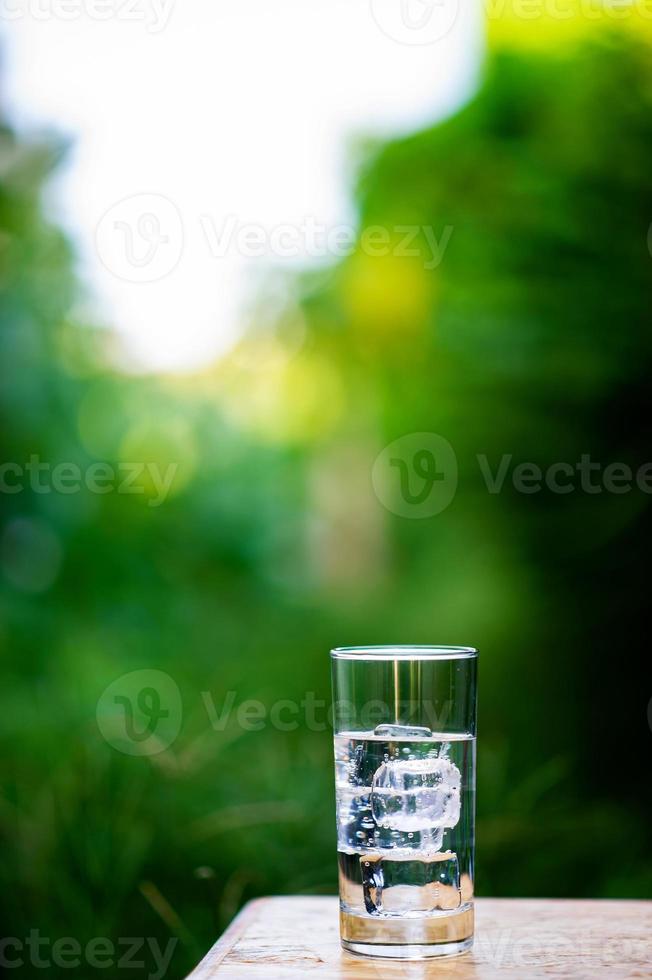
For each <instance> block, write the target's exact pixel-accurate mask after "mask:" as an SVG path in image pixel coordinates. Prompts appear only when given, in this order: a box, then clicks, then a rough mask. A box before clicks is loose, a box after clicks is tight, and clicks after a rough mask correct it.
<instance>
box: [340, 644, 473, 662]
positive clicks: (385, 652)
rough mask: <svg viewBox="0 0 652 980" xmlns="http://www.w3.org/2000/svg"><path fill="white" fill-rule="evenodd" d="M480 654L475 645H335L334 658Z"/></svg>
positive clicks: (450, 657) (456, 657)
mask: <svg viewBox="0 0 652 980" xmlns="http://www.w3.org/2000/svg"><path fill="white" fill-rule="evenodd" d="M477 656H478V651H477V650H476V648H475V647H457V646H428V645H419V644H387V645H381V646H359V647H334V648H333V649H332V650H331V657H332V658H333V660H363V661H367V662H369V663H373V662H374V661H377V660H470V659H471V658H473V657H477Z"/></svg>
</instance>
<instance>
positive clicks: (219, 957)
mask: <svg viewBox="0 0 652 980" xmlns="http://www.w3.org/2000/svg"><path fill="white" fill-rule="evenodd" d="M475 908H476V926H475V944H474V947H473V950H472V951H471V952H469V953H464V954H463V955H462V956H457V957H443V958H441V959H439V960H428V961H421V962H418V963H415V962H412V963H410V962H401V961H400V960H381V959H369V958H364V957H358V956H351V955H350V954H348V953H345V952H344V950H342V949H341V947H340V942H339V922H338V901H337V899H336V898H330V897H328V898H321V897H319V898H302V897H296V898H261V899H258V900H257V901H255V902H250V903H249V905H246V906H245V908H244V909H243V910H242V912H240V914H239V915H238V916H237V918H236V919H234V921H233V922H232V923H231V925H230V926H229V928H228V929H227V931H226V932H225V933H224V935H223V936H222V938H221V939H220V940H219V941H218V942H217V943H216V944H215V946H214V947H213V948H212V950H211V951H210V952H209V953H208V955H207V956H206V957H205V958H204V959H203V960H202V962H201V963H200V964H199V966H198V967H197V968H196V969H195V970H194V971H193V973H192V974H191V977H192V980H211V978H213V977H217V978H218V980H226V978H228V977H231V978H233V980H271V978H286V977H287V978H290V980H292V978H297V980H299V978H300V977H304V976H306V975H310V976H313V975H314V976H315V977H317V978H319V980H340V978H348V980H351V978H354V977H360V978H361V980H372V978H373V980H393V978H396V980H401V978H406V980H418V978H429V977H441V978H444V977H450V978H452V980H494V978H498V977H501V978H502V977H507V978H518V980H531V978H537V977H545V978H547V980H550V978H551V977H563V978H567V977H570V978H577V977H582V978H586V980H599V978H602V977H610V978H611V977H615V978H630V977H652V902H629V901H627V902H622V901H574V900H573V901H571V900H565V899H554V900H542V899H493V898H481V899H478V900H477V901H476V907H475Z"/></svg>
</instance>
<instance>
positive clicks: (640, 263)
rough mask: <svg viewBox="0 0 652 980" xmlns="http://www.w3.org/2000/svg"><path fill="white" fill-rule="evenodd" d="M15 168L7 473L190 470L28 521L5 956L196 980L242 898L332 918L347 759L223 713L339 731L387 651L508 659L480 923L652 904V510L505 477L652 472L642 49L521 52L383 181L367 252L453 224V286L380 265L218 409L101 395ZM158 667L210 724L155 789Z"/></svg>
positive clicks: (319, 279) (369, 202)
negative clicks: (434, 467) (148, 943)
mask: <svg viewBox="0 0 652 980" xmlns="http://www.w3.org/2000/svg"><path fill="white" fill-rule="evenodd" d="M0 150H1V157H0V159H1V162H2V183H1V186H0V220H1V228H2V261H1V267H0V268H1V276H2V283H3V292H4V300H3V306H2V331H1V333H0V344H1V345H2V372H3V384H2V389H1V393H0V399H1V405H2V412H3V417H4V424H3V427H2V461H15V462H18V463H19V464H20V465H21V466H23V465H24V464H25V463H27V462H28V461H29V459H30V457H31V456H32V455H33V454H36V455H37V456H38V457H39V458H40V459H41V460H45V461H49V462H50V463H51V464H52V465H54V464H55V463H57V462H60V461H66V462H73V463H76V464H77V465H78V466H80V467H81V468H82V470H83V469H84V468H87V467H88V466H90V465H91V464H92V463H94V462H97V461H107V462H109V463H110V464H111V465H112V466H114V467H118V466H119V465H120V464H121V463H124V462H125V461H126V462H129V461H131V462H133V461H138V460H140V461H146V460H151V461H154V462H157V463H160V464H161V465H167V464H168V463H170V462H172V463H176V464H178V470H177V472H176V476H175V480H174V483H173V487H172V492H171V494H170V497H169V499H167V500H165V502H164V503H162V504H161V505H160V506H151V504H152V503H153V502H155V500H154V494H153V490H152V487H151V485H149V484H148V482H147V480H143V479H142V478H141V477H139V480H140V482H139V483H137V486H139V487H140V489H141V490H142V493H139V494H121V493H115V492H113V493H107V494H101V495H100V494H96V493H95V494H93V493H90V492H88V491H86V490H83V491H82V492H80V493H76V494H73V493H71V494H62V493H54V492H35V491H34V490H31V489H29V488H27V489H25V490H24V491H23V492H20V493H8V492H3V493H2V495H1V496H0V504H1V506H2V509H3V515H2V542H1V544H0V557H1V560H2V570H3V574H2V581H1V585H0V588H1V592H0V627H1V634H0V636H1V643H2V651H3V660H4V668H5V670H4V685H3V690H2V711H1V713H0V739H1V751H2V760H3V761H2V792H1V796H0V832H1V834H2V840H3V852H4V859H3V861H2V863H1V865H0V868H1V870H0V876H1V877H0V895H1V898H0V906H1V908H2V921H3V929H4V934H5V935H11V936H19V937H23V936H26V935H28V933H29V930H30V929H31V928H35V927H38V928H39V929H40V930H41V932H42V934H43V935H47V936H51V937H54V938H56V937H59V936H75V937H77V938H78V939H79V940H80V941H81V942H84V941H86V940H87V939H89V938H91V937H93V936H103V935H106V936H109V937H114V938H116V937H120V936H132V935H142V936H153V937H159V938H160V940H161V942H163V943H165V942H166V941H167V938H168V937H169V936H170V935H175V936H178V937H179V939H180V942H179V945H178V948H177V951H176V953H175V957H174V960H173V965H172V967H171V971H170V975H171V976H177V977H180V976H182V975H184V972H185V971H187V970H188V969H189V968H190V967H191V965H192V964H193V962H194V961H195V960H196V959H197V958H198V957H199V956H200V955H201V954H202V953H203V951H204V950H205V949H206V948H207V947H208V946H209V944H210V943H211V942H212V941H213V940H214V938H215V936H216V934H217V933H218V932H219V931H221V930H222V929H223V928H224V926H225V925H226V924H227V922H228V921H229V919H230V918H231V917H232V916H233V914H234V913H235V912H236V911H237V909H238V907H239V906H240V905H241V904H242V903H243V902H244V901H245V900H247V899H248V898H251V897H253V896H255V895H259V894H269V893H314V892H334V891H335V889H336V870H335V834H334V826H333V824H334V817H333V811H334V801H333V787H332V771H331V756H332V750H331V741H330V735H329V732H328V730H327V728H326V727H325V726H322V728H323V730H317V731H315V730H311V728H310V727H309V726H307V725H306V724H305V722H304V720H302V723H301V725H300V727H299V728H298V729H297V730H296V731H289V732H286V731H280V730H278V728H275V727H273V726H272V725H270V724H266V726H265V727H264V729H263V730H262V731H260V732H249V731H246V730H244V729H243V728H242V726H241V725H239V724H238V722H237V719H236V717H234V716H233V715H232V716H231V717H230V719H229V720H228V721H227V723H226V725H225V726H224V729H223V730H221V731H220V730H215V728H214V727H213V726H212V725H211V714H210V710H207V704H208V705H209V706H210V705H211V704H212V705H213V707H214V708H215V710H216V711H217V713H218V715H219V713H220V712H221V709H222V706H223V705H224V703H225V702H226V703H227V704H228V697H229V692H235V694H234V697H235V706H236V707H237V705H238V704H240V703H241V702H243V701H245V700H247V699H250V698H254V699H258V700H260V701H261V702H263V704H265V705H266V706H271V705H273V704H274V703H275V702H277V701H278V700H279V699H290V700H294V701H296V702H297V703H298V702H301V701H302V700H303V699H305V698H306V692H314V696H315V698H316V699H319V700H322V701H326V700H327V699H328V698H329V696H330V687H329V673H328V670H329V664H328V656H327V653H328V649H329V647H330V646H332V645H336V644H344V643H346V644H354V643H358V642H364V643H374V642H404V643H410V642H417V643H419V642H421V643H429V642H438V643H439V642H440V643H472V644H474V645H477V646H478V647H480V649H481V675H480V685H481V686H480V735H481V739H480V747H479V765H478V777H479V785H478V835H477V890H478V892H479V894H492V895H551V896H622V897H626V896H627V897H636V896H645V895H646V894H649V892H650V888H651V886H652V864H651V861H650V854H649V847H648V843H647V836H648V834H647V832H648V824H647V821H646V805H647V804H648V803H649V768H648V762H647V759H648V757H649V745H650V730H649V727H648V724H647V719H646V708H647V701H648V698H649V695H650V693H652V692H651V691H650V688H649V684H648V686H647V687H646V685H645V677H646V674H645V667H646V666H647V659H648V655H647V644H648V637H649V623H648V614H647V605H648V582H647V571H648V566H649V561H648V556H647V542H648V541H649V538H650V507H649V499H650V498H649V496H647V495H645V494H642V493H639V492H638V491H636V490H634V491H632V492H630V493H627V494H622V495H621V494H618V495H616V494H607V493H604V492H603V493H599V494H587V493H584V492H580V491H577V492H573V493H570V494H566V495H560V494H553V493H551V492H550V491H549V490H546V489H544V490H542V491H540V492H538V493H536V494H523V493H517V492H516V491H515V490H514V488H513V485H512V484H511V482H509V480H508V481H506V483H505V487H504V489H503V491H502V492H501V493H499V494H490V493H488V491H487V487H486V485H485V482H484V480H483V478H482V475H481V472H480V469H479V466H478V461H477V456H478V454H485V455H486V456H487V458H488V460H489V461H490V465H491V467H492V469H495V468H496V467H497V465H498V463H499V461H500V458H501V456H502V455H503V454H511V455H512V457H513V461H514V463H517V462H523V461H531V462H534V463H536V464H538V465H540V466H541V467H543V468H545V467H547V466H548V465H550V464H551V463H554V462H558V461H569V462H571V463H575V462H577V461H578V460H579V459H580V457H581V455H582V454H586V453H590V454H591V457H592V459H594V460H599V461H601V462H602V463H603V465H606V464H607V463H609V462H612V461H619V462H624V463H628V464H630V465H631V466H633V467H634V468H637V467H638V466H640V465H641V464H642V463H645V462H647V461H648V459H649V431H650V421H651V414H650V408H649V398H650V396H649V381H648V379H649V375H650V369H651V366H652V365H651V361H652V340H651V337H650V323H651V319H650V313H651V306H652V258H651V256H650V252H649V250H648V247H647V234H648V226H649V224H650V221H651V220H652V179H651V175H652V73H651V71H650V60H649V49H648V48H647V47H645V46H643V45H642V44H640V45H639V44H637V42H635V41H634V40H629V41H627V42H625V41H623V40H622V39H618V38H615V37H614V38H604V39H603V40H602V41H601V42H599V43H598V42H596V43H591V44H586V45H584V46H583V47H582V48H581V49H578V50H577V51H574V52H572V53H569V52H566V53H565V54H564V55H561V54H558V55H552V54H546V55H545V56H534V55H532V56H530V57H528V58H525V57H523V56H522V55H518V54H509V55H508V54H502V55H499V54H496V55H494V56H493V57H492V59H491V60H490V63H489V64H488V67H487V72H486V78H485V80H484V83H483V85H482V88H481V90H480V92H479V94H478V95H477V97H476V98H474V100H473V101H472V102H471V104H469V105H468V106H467V107H466V108H464V109H463V110H462V111H461V112H459V113H458V114H457V115H455V116H454V117H453V118H450V119H448V120H446V121H445V122H443V123H441V124H439V125H437V126H435V127H433V128H432V129H430V130H428V131H426V132H422V133H418V134H416V135H414V136H412V137H409V138H405V139H401V140H399V141H396V142H393V143H390V144H389V145H383V146H371V147H367V148H366V151H365V163H364V165H363V167H362V169H361V172H360V175H359V182H358V187H357V200H358V202H359V214H360V228H361V232H362V231H364V229H365V228H369V227H371V226H374V225H381V226H383V227H387V228H393V227H395V226H397V225H407V224H416V225H419V226H420V227H431V228H433V229H435V232H436V234H437V236H438V237H439V236H441V234H442V233H443V231H444V229H445V228H446V227H447V226H450V227H451V228H452V234H451V236H450V241H449V243H448V245H447V248H446V252H445V255H444V258H443V260H442V262H441V263H440V264H439V265H438V266H437V267H436V268H431V269H427V268H425V264H424V261H423V257H422V256H416V257H414V256H413V257H409V256H408V257H405V256H400V255H396V254H392V255H389V256H385V257H377V256H372V255H370V254H368V252H365V251H364V250H363V249H361V248H359V249H357V250H356V251H355V252H354V254H353V255H351V256H350V257H349V258H347V259H345V260H343V261H342V262H340V263H338V264H336V265H334V266H332V267H330V268H328V269H327V270H322V271H321V272H319V273H311V274H309V275H305V276H304V277H302V278H301V280H300V282H298V283H295V284H294V287H295V289H296V290H298V293H299V296H300V300H299V302H298V304H297V307H296V308H293V309H291V310H288V311H287V312H286V314H284V317H283V318H282V319H281V321H280V322H278V323H274V324H272V327H273V330H272V333H271V334H270V333H269V332H267V333H266V332H265V331H262V332H258V333H254V334H252V336H251V337H250V338H249V339H247V340H245V341H243V344H242V345H241V346H240V347H239V348H238V350H237V351H235V352H234V353H233V354H232V355H231V356H230V357H229V358H227V359H225V360H224V361H222V362H220V363H219V364H218V365H216V366H215V367H214V368H212V369H211V370H206V371H205V372H203V373H200V374H198V375H197V376H195V377H193V378H171V377H167V378H165V377H134V376H127V375H121V374H120V373H119V372H118V371H116V370H115V369H112V368H110V367H109V366H108V365H109V364H110V357H109V353H110V343H111V338H110V336H109V335H108V334H107V333H105V332H103V331H100V330H94V329H91V328H90V327H88V326H87V325H86V324H84V323H81V322H78V321H79V319H80V317H79V316H78V315H76V314H75V310H76V309H77V307H76V306H75V300H76V297H77V294H78V290H77V286H76V283H75V278H74V275H73V271H72V270H73V256H72V255H71V252H70V248H69V246H68V245H67V243H66V242H65V240H64V239H63V237H62V235H61V234H60V233H59V232H58V231H57V230H56V229H54V228H52V227H51V226H50V225H49V224H48V223H47V222H46V221H45V220H44V218H43V215H42V207H41V192H42V186H43V181H44V179H45V177H46V175H47V173H48V172H49V170H50V168H51V167H52V165H53V164H54V162H55V158H56V153H55V152H54V151H53V149H52V148H51V147H49V146H42V145H36V144H35V145H26V144H24V143H20V142H17V141H16V139H15V137H14V136H13V135H12V133H11V132H9V131H7V130H4V131H3V132H2V134H1V140H0ZM279 275H280V272H279ZM297 324H298V325H299V326H298V327H297ZM297 331H298V333H297ZM297 335H299V336H300V340H299V342H297V340H296V338H297ZM270 337H271V340H270ZM107 352H108V353H107ZM421 431H423V432H436V433H439V434H441V435H442V436H444V437H445V438H446V439H447V440H448V441H449V442H450V443H451V445H452V446H453V447H454V450H455V453H456V455H457V459H458V463H459V470H460V473H459V489H458V492H457V495H456V497H455V500H454V501H453V503H452V504H451V506H450V507H449V508H448V509H447V510H446V511H445V512H443V513H442V514H440V515H438V516H436V517H434V518H431V519H429V520H409V519H406V518H404V517H399V516H393V515H392V514H390V513H389V512H388V511H386V510H385V509H384V508H383V507H382V506H381V504H380V502H379V501H378V499H377V498H376V497H375V495H374V492H373V488H372V484H371V470H372V466H373V462H374V459H375V458H376V456H377V454H378V453H379V452H380V450H381V449H382V448H383V446H385V445H386V444H387V443H389V442H390V441H392V440H393V439H396V438H398V437H400V436H402V435H404V434H406V433H411V432H421ZM7 480H8V482H11V481H10V480H9V477H7ZM140 668H154V669H159V670H162V671H165V672H166V673H167V674H169V675H170V676H171V677H172V678H173V679H174V681H175V682H176V684H177V685H178V687H179V689H180V692H181V696H182V701H183V724H182V727H181V732H180V734H179V737H178V738H177V740H176V741H175V742H174V743H173V744H172V746H171V747H170V748H169V749H167V750H166V751H164V752H162V753H161V754H158V755H151V756H145V757H138V756H135V757H131V756H129V755H125V754H122V753H120V752H119V751H117V750H116V749H115V748H114V747H112V746H111V745H109V744H107V743H106V741H104V739H103V738H102V736H101V734H100V732H99V730H98V727H97V724H96V717H95V713H96V705H97V702H98V699H99V698H100V696H101V694H102V692H103V691H104V689H105V688H106V687H107V685H109V684H110V683H111V682H113V681H114V680H115V679H116V678H118V677H120V676H121V675H122V674H124V673H126V672H129V671H132V670H136V669H140ZM317 716H318V719H319V720H322V719H323V711H321V710H320V709H318V711H317ZM213 720H214V719H213ZM314 727H319V726H312V728H314ZM53 972H56V971H53ZM71 972H75V971H70V970H66V971H63V973H64V975H69V974H70V973H71ZM84 973H85V970H84V969H83V968H82V970H81V974H80V975H84ZM119 973H120V975H121V976H129V975H131V973H132V971H130V970H120V971H119ZM133 973H134V975H142V970H141V971H138V970H135V971H133ZM105 975H113V974H112V973H110V972H109V973H105Z"/></svg>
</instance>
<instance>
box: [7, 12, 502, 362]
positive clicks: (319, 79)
mask: <svg viewBox="0 0 652 980" xmlns="http://www.w3.org/2000/svg"><path fill="white" fill-rule="evenodd" d="M0 24H2V25H3V26H2V33H3V36H4V43H3V47H4V72H3V74H4V87H5V93H6V96H5V105H6V106H7V107H8V109H9V112H10V115H11V118H12V120H13V121H14V123H15V124H16V125H17V126H18V127H19V128H20V129H21V130H23V131H25V130H33V129H34V128H35V127H38V128H41V129H42V128H43V127H44V126H46V127H49V128H54V129H55V130H56V131H58V132H59V133H62V134H64V135H65V136H68V137H71V138H72V139H73V141H74V145H73V150H72V152H71V153H70V156H69V158H68V161H67V163H66V165H65V167H64V168H63V169H62V170H61V172H60V174H59V176H58V178H57V180H56V181H55V182H54V183H53V185H52V189H51V195H50V200H49V207H50V208H51V210H52V211H53V213H54V216H55V218H56V220H57V221H58V222H60V223H61V224H63V225H64V227H65V228H66V230H67V231H68V232H69V233H70V235H71V236H72V238H73V240H74V242H75V244H76V247H77V250H78V254H79V271H80V275H81V276H82V277H83V279H84V281H85V283H86V284H87V287H88V291H89V295H90V296H91V297H93V298H94V302H95V309H96V310H97V311H99V315H101V319H102V321H103V322H105V323H108V324H110V325H112V326H115V327H116V328H117V329H118V330H119V331H120V333H121V335H122V337H123V339H124V342H125V345H126V348H127V350H128V356H129V361H130V363H131V364H132V365H133V366H139V367H143V368H147V369H179V368H192V367H194V366H197V365H200V364H202V363H205V362H206V361H207V360H209V359H210V358H213V357H215V356H216V355H218V354H219V353H220V352H221V351H223V350H224V349H226V348H227V347H228V346H229V345H230V344H231V343H232V342H233V340H234V339H235V338H236V337H237V333H238V326H239V323H241V320H242V317H241V310H242V307H243V304H244V303H245V301H246V300H247V297H248V296H250V295H251V291H252V289H255V283H256V281H257V280H258V278H259V277H260V276H261V273H264V271H265V270H266V269H269V268H270V267H272V264H273V263H275V264H276V265H281V266H282V267H283V268H289V267H291V266H292V264H293V263H294V264H297V263H299V262H303V263H304V264H305V262H306V261H312V262H316V261H324V258H321V259H320V258H315V257H311V255H310V253H311V246H310V242H309V240H308V233H307V232H306V231H305V230H304V229H305V223H306V221H309V222H312V223H313V226H316V227H317V228H321V227H322V226H324V227H328V228H332V227H333V226H336V225H338V224H341V223H352V222H353V221H354V215H353V213H352V210H351V200H350V197H349V189H350V183H351V181H350V177H351V171H350V166H347V161H348V160H350V157H349V149H350V147H351V145H352V142H351V137H357V136H359V135H361V134H364V135H368V134H371V135H394V134H399V133H401V132H407V131H410V130H412V129H414V128H417V127H419V126H421V125H423V124H424V123H427V122H429V121H431V120H434V119H436V118H438V117H439V116H441V115H443V114H445V113H447V112H450V111H451V110H452V109H453V108H454V107H455V106H457V105H458V104H459V103H460V102H461V101H463V100H464V98H465V97H466V96H467V95H468V93H469V92H470V91H471V90H472V88H473V85H474V81H475V78H476V76H477V72H478V66H479V61H480V57H481V52H482V44H483V28H482V20H481V5H480V3H479V0H474V2H469V0H0ZM119 202H123V203H119ZM249 224H255V225H256V226H257V227H258V229H259V231H258V232H255V233H254V238H253V241H252V240H251V239H246V240H245V239H243V238H242V234H244V232H242V225H249ZM286 224H289V225H291V226H293V228H294V231H293V233H292V234H291V235H290V237H288V236H287V235H286V236H285V237H283V236H282V235H281V234H280V230H279V229H278V226H279V225H286ZM275 228H276V229H277V230H278V232H279V236H280V237H279V239H278V243H277V244H276V245H274V244H271V245H270V239H269V236H270V234H271V232H272V231H273V229H275ZM238 233H240V237H238ZM229 236H230V237H229ZM257 236H260V241H261V242H262V244H260V243H259V241H258V237H257ZM243 242H244V244H243ZM279 243H280V244H279ZM281 248H283V249H286V250H287V251H291V252H295V253H297V254H293V255H292V256H288V257H286V256H284V255H279V250H280V249H281ZM255 251H256V252H257V251H263V252H265V253H266V254H264V255H263V256H262V257H257V256H254V255H253V254H250V253H253V252H255ZM312 251H314V249H312ZM270 252H271V253H273V254H270ZM243 253H245V254H243Z"/></svg>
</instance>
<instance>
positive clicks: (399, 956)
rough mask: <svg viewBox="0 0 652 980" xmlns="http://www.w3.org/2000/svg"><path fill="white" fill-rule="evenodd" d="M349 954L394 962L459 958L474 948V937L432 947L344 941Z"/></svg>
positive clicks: (344, 946) (343, 943)
mask: <svg viewBox="0 0 652 980" xmlns="http://www.w3.org/2000/svg"><path fill="white" fill-rule="evenodd" d="M342 946H343V948H344V949H345V950H346V951H347V953H353V954H354V955H356V956H376V957H380V958H384V959H393V960H428V959H431V958H433V957H435V956H459V955H460V954H461V953H467V952H468V951H469V950H470V949H471V947H472V946H473V936H469V938H468V939H463V940H462V941H461V942H458V943H436V944H432V945H427V946H424V945H409V946H381V945H379V944H377V943H352V942H348V941H347V940H346V939H343V940H342Z"/></svg>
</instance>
